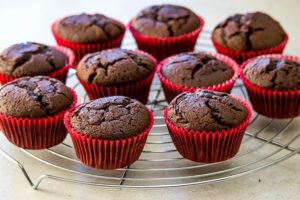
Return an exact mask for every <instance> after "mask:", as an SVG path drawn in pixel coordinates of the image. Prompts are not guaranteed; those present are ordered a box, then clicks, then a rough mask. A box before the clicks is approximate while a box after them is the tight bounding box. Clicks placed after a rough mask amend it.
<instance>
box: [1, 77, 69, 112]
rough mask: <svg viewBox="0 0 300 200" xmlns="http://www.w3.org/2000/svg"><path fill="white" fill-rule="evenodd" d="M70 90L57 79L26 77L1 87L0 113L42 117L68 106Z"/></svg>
mask: <svg viewBox="0 0 300 200" xmlns="http://www.w3.org/2000/svg"><path fill="white" fill-rule="evenodd" d="M72 101H73V98H72V94H71V92H70V90H69V89H68V88H67V86H65V85H64V84H63V83H62V82H60V81H59V80H57V79H54V78H49V77H46V76H35V77H24V78H20V79H17V80H15V81H12V82H9V83H7V84H5V85H3V86H2V87H1V88H0V113H2V114H4V115H9V116H12V117H28V118H42V117H47V116H49V115H53V114H55V113H57V112H59V111H62V110H64V109H66V108H68V107H69V106H70V105H71V103H72Z"/></svg>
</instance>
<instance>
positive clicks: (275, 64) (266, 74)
mask: <svg viewBox="0 0 300 200" xmlns="http://www.w3.org/2000/svg"><path fill="white" fill-rule="evenodd" d="M243 73H244V76H245V77H246V78H247V80H248V81H250V82H251V83H253V84H255V85H257V86H259V87H262V88H267V89H276V90H289V89H291V90H293V89H300V63H297V62H295V61H291V60H285V59H276V58H267V57H266V58H257V59H254V60H253V61H251V62H249V63H248V64H247V65H246V66H245V68H244V70H243Z"/></svg>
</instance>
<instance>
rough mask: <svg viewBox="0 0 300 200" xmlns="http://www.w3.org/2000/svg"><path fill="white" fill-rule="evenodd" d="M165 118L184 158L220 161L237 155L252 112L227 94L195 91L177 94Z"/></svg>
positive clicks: (166, 111) (244, 104)
mask: <svg viewBox="0 0 300 200" xmlns="http://www.w3.org/2000/svg"><path fill="white" fill-rule="evenodd" d="M164 116H165V120H166V123H167V127H168V129H169V132H170V135H171V137H172V140H173V142H174V144H175V147H176V148H177V150H178V151H179V153H180V154H181V155H182V156H183V157H185V158H187V159H190V160H193V161H197V162H219V161H223V160H227V159H229V158H232V157H233V156H234V155H235V154H236V153H237V152H238V150H239V147H240V144H241V141H242V138H243V135H244V131H245V129H246V127H247V125H248V122H249V120H250V117H251V110H250V108H249V107H248V106H247V104H246V103H245V102H244V101H242V100H240V99H238V98H236V97H233V96H231V95H229V94H227V93H223V92H215V91H209V90H197V91H196V92H195V93H189V92H184V93H182V94H180V95H178V96H177V97H176V98H175V99H173V100H172V102H171V103H170V105H169V106H168V108H166V110H165V113H164Z"/></svg>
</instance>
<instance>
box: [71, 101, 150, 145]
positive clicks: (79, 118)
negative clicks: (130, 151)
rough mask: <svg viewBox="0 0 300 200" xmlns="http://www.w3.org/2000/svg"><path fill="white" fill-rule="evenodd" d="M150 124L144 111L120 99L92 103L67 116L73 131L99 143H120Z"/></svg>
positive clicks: (136, 104) (79, 107)
mask: <svg viewBox="0 0 300 200" xmlns="http://www.w3.org/2000/svg"><path fill="white" fill-rule="evenodd" d="M149 123H150V117H149V113H148V110H147V108H146V107H145V106H144V105H143V104H141V103H140V102H138V101H137V100H134V99H130V98H128V97H124V96H111V97H105V98H100V99H96V100H94V101H91V102H88V103H84V104H82V105H80V106H78V107H77V108H76V109H75V110H74V111H72V113H71V114H70V124H71V126H72V128H73V129H75V130H76V131H78V132H81V133H82V134H86V135H88V136H92V137H94V138H99V139H121V138H128V137H131V136H135V135H137V134H139V133H141V132H143V131H144V130H145V129H146V128H147V127H148V125H149Z"/></svg>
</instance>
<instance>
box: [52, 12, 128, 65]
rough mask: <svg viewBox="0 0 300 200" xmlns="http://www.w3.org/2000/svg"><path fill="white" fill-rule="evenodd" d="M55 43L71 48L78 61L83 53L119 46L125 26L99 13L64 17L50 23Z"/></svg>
mask: <svg viewBox="0 0 300 200" xmlns="http://www.w3.org/2000/svg"><path fill="white" fill-rule="evenodd" d="M52 32H53V34H54V37H55V39H56V41H57V43H58V44H59V45H61V46H65V47H68V48H70V49H72V50H73V51H74V52H75V54H76V56H77V61H79V60H80V59H81V58H82V57H83V56H84V55H85V54H88V53H92V52H96V51H101V50H103V49H109V48H114V47H119V46H120V45H121V42H122V39H123V37H124V33H125V26H124V25H123V24H122V23H121V22H119V21H117V20H115V19H112V18H109V17H106V16H104V15H101V14H93V15H92V14H85V13H83V14H79V15H71V16H68V17H65V18H63V19H61V20H58V21H56V22H55V23H54V24H53V25H52Z"/></svg>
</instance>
